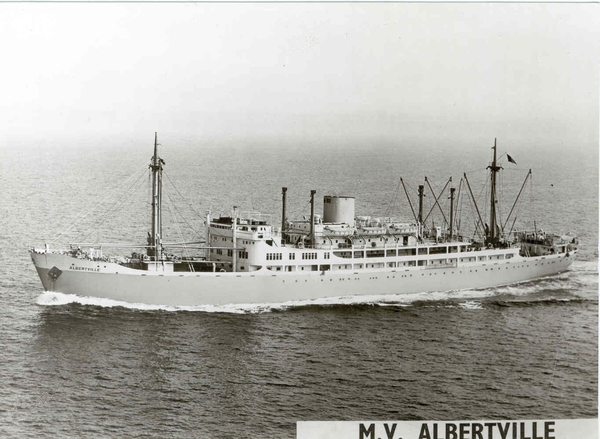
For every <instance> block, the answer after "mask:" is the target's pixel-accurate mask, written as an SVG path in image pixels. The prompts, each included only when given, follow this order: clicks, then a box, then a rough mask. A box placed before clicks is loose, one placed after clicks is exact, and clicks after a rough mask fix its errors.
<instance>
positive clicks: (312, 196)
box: [310, 189, 317, 248]
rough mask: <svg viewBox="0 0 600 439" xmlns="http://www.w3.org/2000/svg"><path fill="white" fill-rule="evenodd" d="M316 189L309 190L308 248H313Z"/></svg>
mask: <svg viewBox="0 0 600 439" xmlns="http://www.w3.org/2000/svg"><path fill="white" fill-rule="evenodd" d="M316 193H317V191H316V190H314V189H313V190H311V191H310V248H315V194H316Z"/></svg>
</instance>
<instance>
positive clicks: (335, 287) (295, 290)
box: [31, 251, 576, 306]
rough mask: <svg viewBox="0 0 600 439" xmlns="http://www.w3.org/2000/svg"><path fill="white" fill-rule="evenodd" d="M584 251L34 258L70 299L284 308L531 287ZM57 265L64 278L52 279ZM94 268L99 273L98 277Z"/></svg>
mask: <svg viewBox="0 0 600 439" xmlns="http://www.w3.org/2000/svg"><path fill="white" fill-rule="evenodd" d="M575 254H576V251H572V252H571V253H570V254H569V255H568V256H567V255H565V254H555V255H548V256H544V257H530V258H523V257H520V256H515V257H514V258H512V259H511V260H510V261H499V262H497V263H493V262H489V263H487V264H481V263H472V264H461V265H459V266H457V267H454V268H425V267H410V268H407V269H405V268H397V269H391V268H380V269H370V270H369V269H362V270H358V271H357V270H335V271H324V272H303V273H278V274H275V273H273V272H271V271H268V270H260V271H255V272H251V273H231V272H228V273H193V272H192V273H190V272H185V273H179V272H174V273H161V272H149V271H141V270H133V269H130V268H126V267H123V266H121V265H118V264H114V263H108V262H96V261H91V260H85V259H76V258H73V257H70V256H67V255H62V254H58V253H44V252H32V253H31V257H32V259H33V263H34V265H35V267H36V269H37V271H38V274H39V276H40V279H41V281H42V284H43V286H44V289H45V290H46V291H54V292H60V293H65V294H76V295H79V296H91V297H98V298H107V299H113V300H118V301H123V302H129V303H145V304H153V305H165V306H195V305H222V304H236V303H281V302H287V301H290V300H307V299H317V298H325V297H341V296H359V295H369V294H374V293H375V294H412V293H421V292H433V291H450V290H461V289H470V288H487V287H493V286H498V285H507V284H512V283H516V282H522V281H527V280H531V279H535V278H540V277H544V276H549V275H553V274H557V273H560V272H562V271H565V270H567V269H568V267H569V266H570V265H571V263H572V262H573V260H574V257H575ZM54 267H56V268H57V269H59V270H60V274H59V275H58V277H56V273H57V271H56V269H55V270H54V277H56V279H54V278H53V276H52V275H49V273H48V272H49V271H50V270H52V269H53V268H54ZM92 270H93V271H92Z"/></svg>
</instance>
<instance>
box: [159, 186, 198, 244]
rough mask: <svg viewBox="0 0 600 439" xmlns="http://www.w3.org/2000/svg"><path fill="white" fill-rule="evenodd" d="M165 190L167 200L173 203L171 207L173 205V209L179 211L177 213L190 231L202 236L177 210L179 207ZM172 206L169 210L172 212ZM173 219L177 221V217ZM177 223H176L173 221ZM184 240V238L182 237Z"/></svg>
mask: <svg viewBox="0 0 600 439" xmlns="http://www.w3.org/2000/svg"><path fill="white" fill-rule="evenodd" d="M164 189H165V188H164V187H163V192H164V193H165V194H166V195H167V198H168V199H169V201H170V202H171V205H173V207H174V208H175V210H176V211H177V213H178V214H179V216H180V217H181V219H182V220H183V221H184V222H185V223H186V224H187V225H188V226H189V228H190V229H192V232H194V233H195V234H196V235H201V233H200V232H198V231H197V230H196V229H195V228H194V227H193V226H192V225H191V224H190V223H189V222H188V221H187V220H186V219H185V217H184V216H183V214H182V213H181V211H180V210H179V209H178V208H177V205H176V204H175V203H174V202H173V200H172V199H171V196H170V195H169V193H168V192H167V191H165V190H164ZM171 205H169V209H170V210H172V208H171ZM173 219H175V216H173ZM173 222H175V221H173ZM182 238H183V237H182Z"/></svg>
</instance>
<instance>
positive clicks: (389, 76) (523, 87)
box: [0, 3, 600, 150]
mask: <svg viewBox="0 0 600 439" xmlns="http://www.w3.org/2000/svg"><path fill="white" fill-rule="evenodd" d="M599 24H600V23H599V20H598V4H590V3H579V4H556V3H553V4H532V3H511V4H497V3H479V4H468V3H467V4H465V3H454V4H452V3H451V4H439V3H435V4H426V3H404V4H403V3H329V4H328V3H287V4H286V3H224V4H217V3H179V4H172V3H171V4H169V3H91V4H86V3H25V4H21V3H0V54H1V55H2V62H1V64H0V65H1V66H2V67H1V69H2V75H1V76H0V78H1V79H0V120H2V123H1V125H0V126H1V127H2V129H1V131H2V135H1V136H0V137H1V138H0V150H1V149H2V148H7V147H9V148H10V147H15V145H16V146H18V145H25V144H35V145H39V146H40V147H43V146H46V145H56V144H69V143H71V144H81V145H96V144H103V143H109V142H123V143H128V142H139V141H144V142H145V143H147V139H148V138H150V139H151V140H153V133H154V132H155V131H158V132H159V134H160V136H161V138H162V139H164V138H167V139H176V141H181V142H192V143H193V142H207V143H212V144H217V145H218V144H221V145H224V146H226V145H228V144H235V145H242V144H244V143H257V142H258V143H264V144H267V145H273V146H276V145H307V146H310V145H312V146H316V147H322V146H324V145H329V146H332V147H337V148H344V147H345V146H346V145H353V144H385V145H393V144H402V143H405V144H410V142H415V141H420V142H449V143H454V144H456V145H457V147H460V145H472V144H477V143H481V142H485V144H488V143H491V141H492V140H490V139H493V138H495V137H498V138H501V139H503V140H504V141H505V142H508V143H510V142H513V143H514V144H518V145H526V144H536V145H545V147H548V148H555V149H561V148H565V147H567V148H572V147H577V148H592V149H597V148H598V119H599V112H598V102H599V101H598V95H599V82H598V78H599V70H598V53H600V50H599V41H598V37H597V35H598V34H597V29H598V28H600V27H599Z"/></svg>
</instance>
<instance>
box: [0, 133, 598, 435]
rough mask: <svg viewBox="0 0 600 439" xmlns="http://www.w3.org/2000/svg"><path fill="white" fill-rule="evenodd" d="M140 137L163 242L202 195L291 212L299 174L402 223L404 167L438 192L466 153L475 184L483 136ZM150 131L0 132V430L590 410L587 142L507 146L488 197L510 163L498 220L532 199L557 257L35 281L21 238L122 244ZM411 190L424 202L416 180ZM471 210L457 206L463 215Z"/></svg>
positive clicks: (210, 429) (184, 232)
mask: <svg viewBox="0 0 600 439" xmlns="http://www.w3.org/2000/svg"><path fill="white" fill-rule="evenodd" d="M159 140H160V141H161V143H163V144H164V147H162V150H161V156H162V157H163V158H164V159H165V161H166V163H167V164H166V168H165V170H166V175H167V178H165V191H166V194H167V196H166V197H165V199H166V200H167V202H168V205H169V206H171V207H167V208H166V209H165V217H166V220H167V221H170V220H172V222H173V224H174V225H173V226H171V227H168V228H167V231H166V233H167V234H168V235H169V236H171V237H172V239H174V240H175V239H180V238H183V239H195V238H197V237H198V235H200V236H201V235H202V233H203V218H202V216H203V215H204V214H205V212H206V210H208V209H211V210H212V211H213V213H223V214H228V213H229V212H230V210H231V208H232V206H233V205H236V206H239V208H240V210H242V211H262V212H270V213H273V217H272V220H273V222H274V223H276V224H278V223H279V221H280V202H281V187H282V186H286V187H288V188H289V191H288V200H289V206H288V211H289V212H290V217H292V218H296V219H298V218H301V217H302V216H303V215H308V214H309V212H310V209H309V204H308V201H309V194H310V190H311V189H316V190H317V191H318V192H317V193H318V197H322V196H323V195H327V194H338V195H353V196H356V197H357V201H356V213H357V215H372V216H379V217H383V216H395V217H398V218H403V219H405V220H410V219H411V216H412V214H411V213H410V207H409V206H408V204H407V202H406V199H405V195H404V191H403V189H402V187H401V186H399V178H400V177H403V178H404V180H405V181H406V182H407V183H408V185H409V186H408V190H409V191H410V193H411V194H413V195H414V194H415V193H416V187H417V186H418V185H419V184H422V182H423V176H427V177H428V179H429V181H430V183H432V187H433V188H434V190H436V191H439V190H440V189H441V188H442V187H443V186H444V184H445V182H446V180H447V179H448V177H450V176H451V175H452V176H454V185H455V187H458V185H459V179H460V177H461V175H462V171H468V172H469V171H472V172H471V173H469V176H470V177H469V178H470V179H471V178H472V181H471V184H472V185H473V191H474V192H475V194H476V195H477V196H479V195H480V194H482V193H484V191H485V185H484V184H483V180H481V178H480V177H481V176H483V175H484V170H485V167H486V166H487V164H488V161H489V158H490V157H489V155H490V152H491V150H490V149H489V148H488V146H491V144H490V145H485V146H478V147H473V146H464V147H455V146H452V145H445V144H444V142H441V144H436V145H429V144H416V143H415V144H413V145H405V144H403V146H402V147H398V146H394V147H392V146H390V145H386V144H379V143H377V144H374V145H367V144H359V145H350V146H347V147H344V148H339V147H328V146H327V145H310V146H309V147H305V146H303V145H295V144H290V143H285V142H282V143H281V144H275V143H276V142H274V141H272V140H271V141H269V142H264V143H259V142H255V143H254V144H249V145H245V146H244V147H241V146H240V147H235V146H229V147H219V146H217V145H205V144H200V143H196V142H194V141H190V140H185V139H175V140H172V139H169V138H162V139H159ZM152 143H153V138H152V136H150V138H149V139H148V141H147V142H138V143H127V144H119V143H118V142H115V143H113V144H111V145H110V146H107V145H91V144H81V145H71V144H69V145H58V144H50V145H47V144H46V145H44V146H40V145H21V146H20V148H10V149H9V148H5V149H3V150H1V151H0V152H1V157H2V160H1V162H2V164H1V166H2V168H1V169H2V172H1V173H0V187H1V188H2V193H1V194H0V201H1V203H0V208H1V209H2V213H1V217H2V231H1V233H0V248H1V254H0V256H1V258H2V268H1V271H0V290H1V301H2V306H1V307H0V334H1V337H0V366H1V367H0V383H1V385H0V437H15V438H56V437H65V438H68V437H85V438H93V437H160V438H165V437H189V438H192V437H194V438H196V437H202V438H231V437H237V438H259V437H260V438H262V437H272V438H293V437H295V423H296V421H298V420H365V419H368V420H376V419H379V420H425V419H427V420H453V419H454V420H456V419H531V418H534V419H540V418H542V419H543V418H590V417H597V416H598V397H597V395H598V264H597V261H598V250H597V248H598V246H597V243H598V155H597V151H596V150H595V148H594V147H591V148H584V147H582V148H581V149H575V150H574V151H573V150H572V152H570V153H569V154H566V153H565V152H564V151H563V150H560V148H556V149H554V150H552V149H549V150H546V149H544V150H543V153H542V151H541V150H540V149H522V150H519V149H518V148H513V149H512V150H511V149H508V152H509V153H510V154H511V156H512V157H513V158H514V159H515V160H516V161H517V163H518V165H512V164H507V163H506V161H505V160H504V162H503V163H504V164H503V166H504V167H505V170H506V172H505V174H504V177H502V179H501V183H502V187H503V188H504V189H503V192H502V198H503V200H504V201H505V203H504V204H503V206H504V207H503V210H502V211H501V213H502V214H503V215H506V214H507V213H508V211H509V210H510V207H511V205H512V200H513V197H514V195H515V194H516V192H517V191H518V189H519V187H520V185H521V183H522V181H523V179H524V177H525V174H526V172H527V170H528V169H529V168H532V169H533V183H534V189H535V192H532V191H531V190H530V189H529V187H527V188H526V189H525V190H524V194H523V203H521V204H519V205H518V206H517V207H516V208H515V209H516V210H518V212H519V215H520V218H522V220H519V221H518V223H517V225H519V226H521V225H522V226H530V225H532V224H533V222H532V221H533V220H532V218H535V219H536V225H537V226H538V227H542V228H544V229H546V230H549V231H551V230H553V231H560V232H568V231H572V232H576V233H577V234H578V235H579V236H580V242H581V252H580V257H579V259H578V260H577V262H575V263H574V264H573V266H572V269H571V270H570V271H569V272H566V273H562V274H560V275H557V276H553V277H549V278H545V279H540V280H535V281H531V282H526V283H522V284H518V285H512V286H505V287H498V288H491V289H485V290H466V291H451V292H439V293H434V294H416V295H411V296H394V295H392V296H384V295H383V293H388V292H385V291H372V292H371V295H370V296H369V297H368V298H367V299H360V298H354V299H351V298H342V299H339V300H326V301H313V302H305V303H303V302H294V303H284V304H254V305H248V306H235V307H234V306H229V307H228V306H222V307H197V308H187V309H175V308H160V307H150V306H147V307H146V306H139V307H133V306H122V305H123V304H119V303H114V302H109V301H102V300H96V299H90V298H77V297H70V296H64V295H61V294H53V293H44V292H43V290H42V286H41V283H40V281H39V279H38V277H37V274H36V272H35V270H34V268H33V266H32V264H31V261H30V259H29V256H28V254H27V249H28V247H29V246H32V245H42V244H43V243H44V242H51V241H52V244H51V246H52V247H56V246H59V245H61V244H64V243H66V242H73V240H82V241H88V242H89V241H95V240H98V241H105V242H106V241H111V242H122V241H125V240H127V241H131V240H137V241H142V242H143V240H144V238H145V236H146V233H147V231H148V227H149V213H148V212H149V208H150V207H149V204H148V203H149V198H148V189H147V183H148V175H147V172H146V171H145V167H144V166H145V163H146V162H147V161H148V160H149V159H150V157H151V155H152ZM499 150H500V151H504V148H503V147H502V146H500V147H499ZM553 151H554V152H553ZM132 175H133V177H132V178H129V177H130V176H132ZM471 176H472V177H471ZM478 178H479V180H477V179H478ZM171 182H172V183H173V184H174V186H175V187H177V189H174V188H173V186H172V185H171ZM463 189H464V187H463ZM123 194H127V195H126V196H123ZM445 198H446V197H445V196H444V197H443V198H440V200H441V201H440V202H441V203H442V205H444V206H446V205H447V201H446V200H445ZM184 199H185V200H186V201H184ZM318 199H322V198H318ZM426 200H427V201H426V202H427V203H429V204H427V206H428V208H429V206H432V205H433V196H432V195H431V193H430V192H428V197H427V198H426ZM413 201H414V199H413ZM171 202H172V203H171ZM319 204H320V203H318V204H317V205H318V210H320V206H319ZM175 206H176V207H175ZM471 210H472V209H471V208H470V207H468V204H464V206H463V209H462V211H461V215H462V216H461V218H462V220H461V221H462V224H464V227H465V228H467V227H468V226H469V224H472V221H473V220H472V218H471V219H469V217H468V215H471V214H472V212H471ZM438 221H439V219H438ZM74 223H75V225H74V226H72V227H70V226H71V225H72V224H74ZM194 231H195V232H194ZM62 232H65V234H64V235H63V236H61V237H59V238H58V239H57V236H58V235H59V234H60V233H62Z"/></svg>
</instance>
